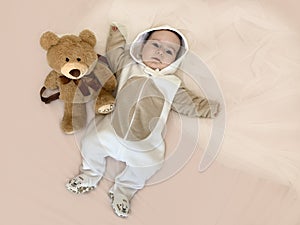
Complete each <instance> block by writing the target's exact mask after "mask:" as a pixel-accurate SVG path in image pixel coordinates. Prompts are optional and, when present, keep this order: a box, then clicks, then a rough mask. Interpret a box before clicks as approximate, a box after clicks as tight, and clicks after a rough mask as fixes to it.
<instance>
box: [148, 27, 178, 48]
mask: <svg viewBox="0 0 300 225" xmlns="http://www.w3.org/2000/svg"><path fill="white" fill-rule="evenodd" d="M162 30H166V31H170V32H172V33H173V34H175V35H176V36H177V37H178V39H179V41H180V46H182V37H181V36H180V35H179V34H178V33H177V32H176V31H174V30H169V29H162ZM162 30H152V31H150V32H148V33H147V35H146V38H145V40H144V41H145V42H146V41H147V40H148V39H149V37H150V36H151V35H152V34H153V33H154V32H155V31H162Z"/></svg>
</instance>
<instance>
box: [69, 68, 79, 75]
mask: <svg viewBox="0 0 300 225" xmlns="http://www.w3.org/2000/svg"><path fill="white" fill-rule="evenodd" d="M69 74H70V75H72V76H73V77H79V76H80V74H81V73H80V70H78V69H73V70H71V71H70V72H69Z"/></svg>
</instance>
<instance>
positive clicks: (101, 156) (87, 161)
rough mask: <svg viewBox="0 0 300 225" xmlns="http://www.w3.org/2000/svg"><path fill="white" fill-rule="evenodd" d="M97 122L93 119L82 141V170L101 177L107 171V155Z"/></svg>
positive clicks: (89, 174)
mask: <svg viewBox="0 0 300 225" xmlns="http://www.w3.org/2000/svg"><path fill="white" fill-rule="evenodd" d="M97 133H98V132H97V123H95V121H92V122H91V123H90V124H89V126H88V129H87V132H86V134H85V136H84V137H83V139H82V141H81V155H82V165H81V169H80V171H81V172H82V173H84V174H86V175H88V176H93V177H99V179H101V177H102V176H103V174H104V172H105V167H106V156H108V154H107V152H106V151H105V149H103V147H102V145H101V142H100V139H99V138H98V134H97Z"/></svg>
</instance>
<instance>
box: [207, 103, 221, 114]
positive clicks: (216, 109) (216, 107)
mask: <svg viewBox="0 0 300 225" xmlns="http://www.w3.org/2000/svg"><path fill="white" fill-rule="evenodd" d="M209 106H210V114H211V118H216V117H217V116H218V114H219V113H220V111H221V106H220V103H219V102H217V101H214V100H209Z"/></svg>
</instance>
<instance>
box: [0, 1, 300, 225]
mask: <svg viewBox="0 0 300 225" xmlns="http://www.w3.org/2000/svg"><path fill="white" fill-rule="evenodd" d="M1 5H2V6H1V14H0V17H1V20H0V21H1V22H0V23H1V65H2V82H1V83H2V85H1V89H0V90H1V102H2V107H1V128H2V138H1V142H2V147H1V149H2V150H1V152H2V157H1V164H0V165H1V194H0V195H1V201H0V202H1V203H0V211H1V224H7V225H19V224H22V225H41V224H42V225H54V224H55V225H77V224H78V225H79V224H84V225H87V224H89V225H96V224H105V225H106V224H107V225H108V224H121V223H122V224H131V225H135V224H136V225H150V224H151V225H153V224H174V225H175V224H176V225H182V224H189V225H199V224H203V225H299V224H300V197H299V193H300V180H299V172H300V169H299V167H300V119H299V115H300V100H299V99H300V75H299V74H300V29H299V28H300V16H299V13H298V11H299V7H300V3H299V2H297V1H296V0H287V1H283V0H203V1H196V0H192V1H183V0H175V1H174V0H165V1H158V0H152V1H140V0H131V1H130V0H129V1H121V0H111V1H108V0H107V1H104V0H103V1H96V0H91V1H83V0H72V1H71V0H66V1H58V0H51V1H38V0H28V1H17V0H11V1H6V2H3V3H2V4H1ZM112 21H118V22H120V23H123V24H126V25H127V27H128V31H129V37H128V39H129V40H132V39H133V38H134V36H135V35H136V34H137V33H138V32H140V31H141V30H143V29H145V28H148V27H150V26H154V25H160V24H169V25H171V26H174V27H176V28H179V29H180V30H181V31H182V32H184V34H185V35H186V36H187V38H188V40H189V42H190V49H191V52H192V53H193V54H194V55H196V56H198V57H199V60H200V59H201V61H202V62H204V63H205V65H207V67H208V68H209V69H210V71H211V72H212V74H213V75H214V79H215V80H216V82H217V83H218V85H219V87H220V91H221V92H222V94H223V97H224V103H225V106H226V107H224V109H223V110H224V112H226V117H225V124H226V128H225V132H224V135H223V136H222V137H223V139H222V143H221V146H220V149H219V150H220V153H219V155H218V157H217V159H216V160H215V161H214V163H213V164H212V165H211V166H210V167H209V168H208V169H207V170H206V171H205V172H202V173H200V172H199V163H200V160H201V158H202V157H203V153H204V152H205V149H206V148H207V144H208V142H209V139H210V138H211V130H212V129H213V124H212V121H208V120H198V119H187V118H182V117H180V116H178V115H176V114H174V113H172V114H171V117H170V121H169V124H168V127H169V129H168V130H169V131H170V132H169V133H168V135H167V146H168V152H167V157H172V154H173V152H172V150H174V149H176V144H177V142H176V141H177V140H178V139H180V135H181V134H180V132H179V133H178V130H180V126H181V125H180V122H181V123H182V122H187V123H194V122H195V121H196V122H197V124H198V125H197V126H198V128H199V130H198V133H197V135H196V141H197V142H196V144H194V146H193V148H194V149H193V151H191V150H189V154H188V155H187V156H185V157H186V158H185V159H184V160H182V161H180V160H179V162H178V164H176V168H175V167H173V168H172V169H173V170H172V171H171V172H170V171H169V172H170V173H167V175H168V176H166V175H165V176H164V177H163V178H160V179H158V178H154V179H153V180H152V183H151V182H150V184H149V185H148V186H147V187H146V188H145V189H143V190H142V191H140V192H139V193H138V194H137V195H136V197H135V198H134V200H133V201H132V211H131V214H130V216H129V218H128V219H121V218H118V217H117V216H115V215H114V214H113V212H112V210H111V208H110V202H109V198H108V196H107V191H108V189H109V188H110V186H111V185H112V182H111V178H112V177H113V176H114V174H115V173H116V172H117V171H118V170H120V169H121V166H120V164H118V163H116V162H114V161H113V160H110V162H109V167H110V168H111V169H112V170H111V171H110V172H108V174H107V175H106V178H105V179H104V180H103V181H102V182H101V183H100V186H99V187H98V188H97V189H96V190H95V191H92V192H91V193H89V194H85V195H81V196H80V195H74V194H71V193H69V192H68V191H66V190H65V188H64V184H65V182H66V181H67V180H68V179H69V178H71V177H72V176H73V175H75V174H76V173H77V172H78V168H79V165H80V150H79V142H80V137H81V134H78V135H75V136H66V135H64V134H63V133H62V132H61V131H60V129H59V120H60V117H61V115H62V103H61V102H59V101H56V102H53V103H51V104H50V105H44V104H43V103H42V102H41V101H40V99H39V96H38V94H39V89H40V87H41V85H42V83H43V81H44V79H45V76H46V75H47V73H48V72H49V67H48V66H47V63H46V59H45V52H44V51H43V50H42V49H41V47H40V46H39V37H40V35H41V33H43V32H44V31H47V30H52V31H54V32H56V33H58V34H64V33H78V32H79V31H81V30H82V29H84V28H89V29H91V30H92V31H94V32H95V33H96V35H97V38H98V44H97V47H96V48H97V51H98V52H99V53H104V49H105V41H106V37H107V31H108V27H109V24H110V23H111V22H112ZM189 82H190V85H191V88H192V89H193V90H194V91H195V92H197V91H199V90H198V89H197V86H195V85H194V84H193V82H191V81H189V80H187V83H189ZM178 121H179V122H178ZM186 132H187V131H186ZM185 134H186V133H185ZM193 135H195V134H191V137H193V138H191V141H195V138H194V136H193ZM178 137H179V138H178ZM175 140H176V141H175ZM155 179H156V180H155ZM154 181H155V182H154ZM154 183H155V184H154Z"/></svg>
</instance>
